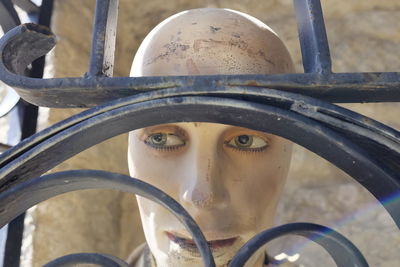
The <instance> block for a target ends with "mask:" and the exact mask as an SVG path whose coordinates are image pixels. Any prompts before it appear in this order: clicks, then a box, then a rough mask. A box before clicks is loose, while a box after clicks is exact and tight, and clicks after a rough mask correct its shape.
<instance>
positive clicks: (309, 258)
mask: <svg viewBox="0 0 400 267" xmlns="http://www.w3.org/2000/svg"><path fill="white" fill-rule="evenodd" d="M321 2H322V6H323V11H324V16H325V21H326V27H327V32H328V38H329V42H330V49H331V55H332V58H333V70H334V71H335V72H361V71H363V72H364V71H400V60H399V56H398V55H399V54H400V2H399V1H393V0H380V1H378V0H363V1H359V0H336V1H331V0H322V1H321ZM94 6H95V1H94V0H57V1H55V9H54V16H53V22H52V30H53V31H54V33H55V34H56V36H57V38H58V44H57V46H56V48H55V49H54V50H53V51H52V53H51V55H50V57H48V59H47V62H48V64H47V72H46V73H47V74H46V75H47V76H48V77H51V76H52V77H74V76H82V75H83V74H84V73H85V71H86V69H87V66H88V55H89V48H90V40H91V30H92V21H93V10H94ZM198 7H221V8H230V9H236V10H239V11H242V12H245V13H248V14H250V15H253V16H255V17H257V18H258V19H260V20H262V21H264V22H265V23H267V24H268V25H269V26H271V27H272V28H273V29H274V30H275V31H276V32H277V33H278V35H280V37H281V38H282V40H283V41H284V42H285V44H286V45H287V47H288V49H289V51H290V53H291V55H292V57H293V59H294V62H295V64H296V69H297V72H302V63H301V55H300V47H299V43H298V36H297V28H296V22H295V17H294V10H293V6H292V1H291V0H269V1H261V0H240V1H239V0H236V1H227V0H202V1H199V0H170V1H161V0H151V1H138V0H120V8H119V21H118V33H117V49H116V62H115V71H114V73H115V74H114V75H115V76H127V75H128V73H129V70H130V64H131V61H132V59H133V56H134V54H135V51H136V50H137V48H138V46H139V44H140V42H141V41H142V40H143V38H144V37H145V35H146V34H147V33H148V32H149V31H150V30H151V29H152V28H153V27H154V26H155V25H157V24H158V23H159V22H160V21H162V20H163V19H165V18H167V17H168V16H170V15H172V14H174V13H177V12H179V11H182V10H186V9H191V8H198ZM345 106H346V107H348V108H350V109H352V110H355V111H358V112H360V113H362V114H365V115H367V116H370V117H372V118H375V119H377V120H380V121H382V122H384V123H386V124H389V125H391V126H392V127H394V128H397V129H400V120H399V119H398V118H399V116H400V104H396V103H387V104H349V105H345ZM80 111H81V110H71V109H51V110H50V113H49V121H48V124H49V125H51V124H54V123H55V122H58V121H60V120H62V119H64V118H67V117H69V116H71V115H72V114H75V113H77V112H80ZM126 146H127V136H126V135H123V136H118V137H115V138H112V139H110V140H108V141H106V142H104V143H102V144H99V145H97V146H95V147H92V148H90V149H88V150H87V151H84V152H82V153H80V154H79V155H77V156H75V157H73V158H72V159H70V160H68V161H66V162H64V163H63V164H61V165H59V166H58V167H57V168H55V169H54V170H53V171H60V170H65V169H80V168H84V169H104V170H109V171H113V172H119V173H127V164H126ZM295 151H296V153H295V155H294V157H293V164H292V169H291V172H290V178H289V182H288V185H287V186H286V189H285V193H284V196H283V197H282V200H281V203H280V206H279V208H278V210H279V214H278V217H277V220H276V221H277V224H282V223H287V222H294V221H309V222H315V223H321V224H324V225H328V226H332V227H335V229H337V230H338V231H340V232H341V233H343V234H344V235H346V236H347V237H348V238H350V239H351V240H352V241H353V242H354V243H355V244H356V245H357V246H358V247H359V248H360V249H361V251H362V252H363V253H364V255H365V256H366V258H367V260H368V261H369V263H370V266H385V267H394V266H400V257H399V256H398V253H397V250H398V248H399V246H400V235H399V233H398V231H397V230H396V227H395V225H394V223H393V221H392V219H391V218H390V217H389V215H388V214H387V213H386V212H385V211H384V210H383V208H382V207H380V206H379V204H377V203H376V201H375V200H374V198H373V197H372V196H371V195H370V194H369V193H368V192H366V191H365V190H364V189H363V188H362V187H361V186H359V185H358V184H357V183H355V182H354V181H353V180H352V178H350V177H348V176H347V175H346V174H344V173H343V172H341V171H340V170H338V169H337V168H336V167H334V166H332V165H331V164H330V163H328V162H326V161H324V160H322V159H320V158H319V157H318V156H315V155H314V154H312V153H311V152H308V151H305V150H304V149H302V148H301V147H296V148H295ZM33 215H34V217H33V218H34V220H33V223H32V225H33V226H34V232H33V258H32V266H34V267H38V266H42V265H43V264H44V263H46V262H48V261H50V260H51V259H54V258H56V257H59V256H62V255H65V254H68V253H73V252H104V253H109V254H113V255H116V256H119V257H121V258H126V257H127V255H128V254H129V253H130V252H131V250H133V249H134V248H135V247H136V246H137V245H138V244H140V243H142V242H143V241H144V238H143V234H142V230H141V226H140V222H139V216H138V211H137V207H136V203H135V199H134V197H133V196H130V195H127V194H123V193H119V192H113V191H104V190H89V191H81V192H75V193H69V194H66V195H62V196H59V197H56V198H53V199H51V200H49V201H46V202H43V203H42V204H40V205H38V207H37V208H36V209H35V210H34V211H33ZM293 244H296V246H297V247H300V250H299V252H298V253H299V256H300V258H299V259H298V260H297V261H296V264H298V265H299V266H301V265H303V266H335V265H333V263H332V261H330V260H329V259H327V258H329V257H328V256H327V255H326V254H325V253H323V252H321V250H320V249H319V248H317V247H316V246H314V245H309V244H304V243H303V240H302V239H301V238H290V239H288V238H286V239H281V240H278V241H277V242H274V243H273V244H272V245H271V246H270V251H271V252H272V254H273V255H275V254H279V253H281V252H282V250H286V251H287V250H288V249H290V248H291V247H292V246H293ZM287 253H289V252H287ZM296 253H297V252H296ZM322 263H323V264H322Z"/></svg>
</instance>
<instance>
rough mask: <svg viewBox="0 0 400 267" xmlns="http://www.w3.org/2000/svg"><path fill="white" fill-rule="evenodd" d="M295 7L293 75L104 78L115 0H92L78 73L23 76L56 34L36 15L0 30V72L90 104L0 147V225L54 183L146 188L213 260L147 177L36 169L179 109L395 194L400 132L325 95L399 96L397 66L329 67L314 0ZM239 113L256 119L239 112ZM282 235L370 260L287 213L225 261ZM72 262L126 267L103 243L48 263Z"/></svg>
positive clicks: (27, 91) (346, 262) (379, 194)
mask: <svg viewBox="0 0 400 267" xmlns="http://www.w3.org/2000/svg"><path fill="white" fill-rule="evenodd" d="M15 2H16V3H17V2H20V3H24V4H28V3H30V1H15ZM46 2H47V1H44V2H43V4H45V3H46ZM48 2H49V3H50V2H51V1H48ZM0 3H1V4H3V8H0V12H3V13H2V14H6V15H2V16H0V18H2V19H1V20H0V23H1V25H2V26H3V27H9V26H4V25H10V21H12V19H14V24H18V23H15V21H16V20H15V16H14V15H15V14H14V11H13V8H12V6H11V7H10V3H11V2H10V1H1V2H0ZM294 6H295V10H296V18H297V25H298V31H299V39H300V44H301V49H302V56H303V65H304V73H301V74H274V75H216V76H182V77H174V76H168V77H135V78H133V77H118V78H116V77H112V70H113V64H114V47H115V45H114V44H115V32H116V21H117V7H118V1H117V0H97V2H96V11H95V18H94V31H93V39H92V49H91V55H90V64H89V68H88V71H87V73H86V75H85V77H76V78H52V79H40V76H34V77H29V76H26V75H25V74H26V67H27V66H28V65H29V64H30V63H31V62H33V61H34V60H35V59H37V58H39V57H41V56H43V55H45V54H46V53H47V52H48V51H49V50H50V49H51V48H52V47H53V46H54V45H55V36H53V34H52V33H51V32H50V31H49V30H48V28H46V27H43V26H38V25H36V24H25V25H21V26H18V27H16V28H13V29H12V30H9V31H8V32H7V33H6V34H5V35H4V36H3V37H2V38H1V40H0V57H1V60H0V79H1V80H2V81H3V82H5V83H6V84H8V85H9V86H11V87H13V88H14V89H15V90H16V91H17V92H18V94H19V95H20V96H21V97H22V98H24V99H25V100H26V101H28V102H30V103H33V104H35V105H38V106H48V107H63V108H67V107H96V108H94V109H88V110H86V111H84V112H82V113H80V114H78V115H76V116H73V117H71V118H69V119H67V120H64V121H62V122H60V123H57V124H55V125H53V126H51V127H49V128H48V129H46V130H44V131H41V132H39V133H37V134H35V135H33V136H31V137H29V138H27V139H24V140H23V141H22V142H20V143H19V144H18V145H16V146H14V147H12V148H11V149H8V150H7V151H5V152H4V153H3V154H1V155H0V167H1V170H0V226H3V225H5V224H7V223H9V222H10V221H11V220H12V219H13V218H15V216H17V215H18V214H21V213H23V212H24V211H25V210H26V209H27V208H29V207H31V206H33V205H35V204H37V203H39V202H41V201H43V200H46V199H48V198H50V197H52V196H55V195H58V194H61V193H65V192H69V191H73V190H79V189H88V188H118V189H119V190H121V191H124V192H130V193H134V194H139V195H142V196H145V197H148V198H150V199H152V200H154V201H156V202H158V203H160V204H161V205H164V206H165V207H166V208H167V209H169V210H170V211H171V212H172V213H174V214H175V215H176V216H177V217H178V218H179V219H180V220H181V221H182V222H183V223H184V225H185V226H186V227H187V229H188V230H189V232H190V233H192V235H193V237H194V241H195V243H196V245H197V246H198V248H199V250H200V252H201V254H202V256H203V260H204V263H205V265H206V266H214V261H213V258H212V255H211V253H210V249H209V248H208V246H207V241H206V240H205V238H204V236H203V234H202V233H201V231H200V229H199V227H198V226H197V225H196V223H195V222H194V221H193V219H192V218H191V217H190V215H189V214H188V213H187V212H186V211H185V210H184V209H183V208H182V207H181V206H180V205H179V203H177V202H175V201H174V200H173V199H171V198H170V197H168V196H167V195H165V194H164V193H163V192H161V191H159V190H158V189H156V188H154V187H152V186H151V185H149V184H145V183H143V182H141V181H139V180H136V179H133V178H131V177H127V176H124V175H120V174H115V173H109V172H103V171H67V172H61V173H56V174H51V175H45V176H42V177H39V176H40V175H41V174H43V173H44V172H46V171H47V170H49V169H51V168H52V167H54V166H56V165H57V164H59V163H61V162H62V161H64V160H66V159H68V158H69V157H71V156H73V155H75V154H77V153H79V152H80V151H82V150H84V149H86V148H88V147H90V146H93V145H95V144H97V143H99V142H101V141H103V140H105V139H108V138H110V137H112V136H115V135H118V134H121V133H125V132H128V131H131V130H134V129H138V128H142V127H146V126H150V125H155V124H161V123H170V122H175V121H176V117H177V116H176V114H181V115H182V114H184V120H185V121H187V122H195V121H204V122H217V123H224V124H231V125H237V126H242V127H246V128H251V129H255V130H260V131H265V132H270V133H272V134H275V135H279V136H282V137H284V138H286V139H289V140H291V141H293V142H295V143H298V144H300V145H301V146H303V147H305V148H307V149H309V150H310V151H313V152H315V153H316V154H318V155H320V156H321V157H322V158H325V159H327V160H328V161H330V162H331V163H333V164H335V165H336V166H337V167H338V168H340V169H342V170H343V171H345V172H346V173H348V174H349V175H350V176H352V177H353V178H354V179H355V180H357V181H358V182H359V183H360V184H361V185H362V186H364V187H365V188H366V189H368V190H369V191H370V192H371V193H372V194H373V195H374V196H375V197H376V198H377V199H378V200H379V201H380V202H381V203H382V204H383V203H384V201H385V199H387V198H389V197H391V196H393V195H398V194H399V193H400V177H399V173H400V172H399V171H400V133H399V132H398V131H396V130H393V129H391V128H389V127H388V126H385V125H383V124H381V123H379V122H376V121H373V120H371V119H369V118H366V117H364V116H362V115H360V114H357V113H355V112H352V111H349V110H347V109H344V108H341V107H339V106H336V105H333V104H331V103H329V102H334V103H345V102H389V101H390V102H393V101H400V90H399V87H400V75H399V73H398V72H374V73H333V72H332V71H331V59H330V53H329V45H328V41H327V36H326V32H325V26H324V19H323V15H322V10H321V5H320V2H319V0H294ZM47 17H49V14H47ZM39 23H40V20H39ZM42 24H46V23H42ZM47 24H48V23H47ZM27 48H29V49H27ZM243 92H246V94H245V95H244V94H243ZM295 92H296V93H295ZM249 104H251V105H249ZM171 107H172V108H171ZM155 110H157V111H158V112H163V114H164V116H163V117H162V118H160V117H159V116H157V115H154V114H156V113H155V112H151V111H155ZM227 111H228V112H227ZM244 112H245V113H247V114H251V116H253V118H254V120H253V121H245V120H243V119H241V117H242V116H240V115H241V114H243V113H244ZM216 114H218V116H216ZM111 126H112V127H111ZM304 133H307V134H306V135H305V134H304ZM25 137H26V136H25ZM67 148H68V149H67ZM65 181H68V182H67V183H65ZM94 181H96V182H94ZM384 208H385V209H386V210H387V211H388V213H389V214H390V215H391V217H392V218H393V220H394V221H395V223H396V225H397V226H398V227H400V203H399V202H391V203H389V204H388V203H386V204H385V205H384ZM287 234H295V235H300V236H304V237H307V238H309V239H311V240H313V241H315V242H317V243H318V244H320V245H321V246H322V247H324V248H325V249H326V250H327V252H328V253H329V254H330V255H331V256H332V258H333V259H334V261H335V262H336V264H337V265H338V266H368V264H367V262H366V261H365V259H364V257H363V256H362V255H361V253H360V252H359V251H358V249H357V248H356V247H355V246H354V245H352V244H351V242H350V241H348V240H347V239H346V238H345V237H343V236H341V235H340V234H338V233H337V232H335V231H334V230H333V229H329V228H326V227H324V226H320V225H315V224H290V225H283V226H278V227H275V228H272V229H269V230H266V231H265V232H262V233H260V234H259V235H257V236H255V237H254V238H253V239H251V240H250V241H249V242H248V243H247V244H246V245H245V246H244V247H243V248H241V249H240V251H239V252H238V254H237V255H236V256H235V258H234V259H233V260H232V262H231V264H230V266H243V264H244V262H245V261H246V260H247V259H248V258H249V257H250V256H251V255H252V253H254V252H255V251H256V250H257V249H258V248H260V247H261V246H262V245H264V244H265V243H267V242H269V241H270V240H272V239H274V238H277V237H280V236H283V235H287ZM77 262H87V263H90V262H91V263H97V264H100V265H101V266H127V265H126V263H124V262H122V261H121V260H120V259H117V258H115V257H113V256H110V255H102V254H77V255H67V256H65V257H62V258H59V259H56V260H55V261H53V262H51V263H49V264H48V265H46V266H64V265H63V264H72V263H77ZM113 264H114V265H113ZM10 266H11V265H10Z"/></svg>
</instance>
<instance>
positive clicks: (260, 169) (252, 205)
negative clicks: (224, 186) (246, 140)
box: [225, 143, 291, 228]
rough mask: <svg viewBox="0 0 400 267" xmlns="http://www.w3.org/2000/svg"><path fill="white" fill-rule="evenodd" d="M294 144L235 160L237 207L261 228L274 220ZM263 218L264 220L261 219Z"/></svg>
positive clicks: (232, 185) (232, 165)
mask: <svg viewBox="0 0 400 267" xmlns="http://www.w3.org/2000/svg"><path fill="white" fill-rule="evenodd" d="M290 156H291V149H290V144H289V145H286V144H285V143H282V144H279V145H278V144H277V145H275V146H274V147H273V148H271V149H270V150H268V151H266V152H265V153H259V154H257V153H254V154H251V153H250V154H247V155H246V154H240V155H238V156H236V157H231V159H230V162H229V166H227V168H225V169H227V170H231V171H229V174H228V176H229V177H231V178H232V179H229V181H230V182H229V187H230V191H231V192H232V193H231V196H233V201H234V203H235V204H234V206H237V207H240V209H241V211H242V213H247V214H248V216H250V217H252V218H254V220H255V223H256V224H260V227H261V228H265V226H269V224H270V223H271V222H272V219H273V217H274V213H275V208H276V205H277V203H278V200H279V197H280V195H281V192H282V188H283V186H284V184H285V182H286V176H287V172H288V168H289V164H290ZM261 217H262V218H261Z"/></svg>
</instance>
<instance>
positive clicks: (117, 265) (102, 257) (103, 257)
mask: <svg viewBox="0 0 400 267" xmlns="http://www.w3.org/2000/svg"><path fill="white" fill-rule="evenodd" d="M85 263H86V264H95V265H97V266H102V267H130V266H129V264H128V263H126V262H125V261H123V260H121V259H120V258H117V257H115V256H112V255H108V254H100V253H76V254H69V255H65V256H62V257H60V258H57V259H55V260H53V261H51V262H49V263H46V264H45V265H43V267H75V266H76V265H77V264H85Z"/></svg>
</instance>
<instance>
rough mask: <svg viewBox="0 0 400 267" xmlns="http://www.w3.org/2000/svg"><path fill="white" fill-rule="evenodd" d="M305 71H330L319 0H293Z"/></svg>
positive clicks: (326, 39)
mask: <svg viewBox="0 0 400 267" xmlns="http://www.w3.org/2000/svg"><path fill="white" fill-rule="evenodd" d="M294 7H295V10H296V18H297V28H298V32H299V40H300V46H301V54H302V56H303V66H304V72H305V73H310V72H313V73H323V74H325V73H330V72H331V57H330V53H329V43H328V37H327V35H326V30H325V23H324V17H323V14H322V8H321V3H320V0H294Z"/></svg>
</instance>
